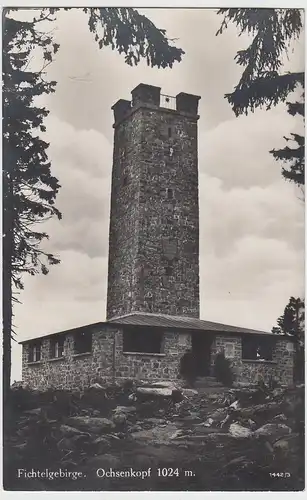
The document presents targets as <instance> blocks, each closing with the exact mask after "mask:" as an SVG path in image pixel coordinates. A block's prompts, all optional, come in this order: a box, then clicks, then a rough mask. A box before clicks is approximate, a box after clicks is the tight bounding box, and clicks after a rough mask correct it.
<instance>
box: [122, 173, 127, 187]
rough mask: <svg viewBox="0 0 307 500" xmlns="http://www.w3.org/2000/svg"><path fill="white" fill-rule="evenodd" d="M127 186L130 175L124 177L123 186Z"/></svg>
mask: <svg viewBox="0 0 307 500" xmlns="http://www.w3.org/2000/svg"><path fill="white" fill-rule="evenodd" d="M127 184H128V175H127V174H125V175H124V176H123V186H127Z"/></svg>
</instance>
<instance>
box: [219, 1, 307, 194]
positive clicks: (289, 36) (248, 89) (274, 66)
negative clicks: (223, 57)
mask: <svg viewBox="0 0 307 500" xmlns="http://www.w3.org/2000/svg"><path fill="white" fill-rule="evenodd" d="M218 14H219V15H223V16H224V19H223V21H222V24H221V27H220V29H219V30H218V32H217V35H219V34H221V33H223V31H224V30H225V29H226V28H227V26H228V24H229V23H230V22H232V23H234V24H235V25H236V27H237V28H238V30H239V36H240V35H242V34H243V33H247V34H249V35H251V36H252V41H251V43H250V45H249V46H248V47H247V48H246V49H244V50H240V51H238V52H237V54H236V56H235V61H236V63H237V64H238V65H240V66H242V68H243V71H242V75H241V78H240V81H239V83H238V84H237V85H236V87H235V89H234V91H233V92H232V93H229V94H226V95H225V98H226V99H227V100H228V102H229V103H230V105H231V106H232V109H233V111H234V113H235V115H236V116H239V115H241V114H244V113H245V114H248V112H249V111H251V112H253V111H254V110H255V109H256V108H265V109H266V110H269V109H271V108H272V106H276V105H277V104H278V103H280V102H285V101H286V100H287V98H288V96H289V94H290V93H291V92H293V91H294V90H299V89H301V98H300V100H299V101H296V102H289V101H286V104H287V111H288V113H289V114H291V115H293V116H294V115H296V114H298V115H300V116H302V117H304V72H303V71H301V72H287V73H283V72H282V66H283V58H284V57H285V56H288V52H289V47H290V44H291V43H292V42H293V40H296V39H298V38H299V36H300V35H301V33H302V29H303V15H304V12H303V10H300V9H263V8H262V9H261V8H260V9H219V10H218ZM291 136H292V137H291V138H286V137H285V140H286V141H287V142H289V141H292V142H294V143H296V144H295V146H296V147H292V148H291V147H289V146H288V145H287V146H285V147H284V148H283V149H280V150H275V149H273V150H272V151H270V152H271V153H272V154H273V156H274V158H275V159H276V160H278V161H281V162H282V163H283V164H284V166H282V175H283V177H284V178H285V179H286V180H289V181H292V182H294V183H295V184H297V185H299V186H302V185H303V184H304V182H305V181H304V169H305V147H304V137H303V136H302V135H299V134H291ZM287 167H288V168H287Z"/></svg>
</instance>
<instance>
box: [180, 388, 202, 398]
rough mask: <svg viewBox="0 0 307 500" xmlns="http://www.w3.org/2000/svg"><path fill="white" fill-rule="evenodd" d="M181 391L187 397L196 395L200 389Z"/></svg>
mask: <svg viewBox="0 0 307 500" xmlns="http://www.w3.org/2000/svg"><path fill="white" fill-rule="evenodd" d="M181 392H182V394H183V396H186V397H191V396H196V395H197V394H198V391H197V390H196V389H181Z"/></svg>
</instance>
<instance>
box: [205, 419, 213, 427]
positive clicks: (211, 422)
mask: <svg viewBox="0 0 307 500" xmlns="http://www.w3.org/2000/svg"><path fill="white" fill-rule="evenodd" d="M213 422H214V420H213V418H210V417H209V418H208V420H206V422H204V424H203V425H204V426H205V427H211V425H212V424H213Z"/></svg>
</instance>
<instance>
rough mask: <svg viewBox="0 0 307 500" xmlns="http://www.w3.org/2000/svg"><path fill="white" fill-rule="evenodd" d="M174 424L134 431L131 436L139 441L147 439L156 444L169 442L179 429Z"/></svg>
mask: <svg viewBox="0 0 307 500" xmlns="http://www.w3.org/2000/svg"><path fill="white" fill-rule="evenodd" d="M177 430H178V429H177V427H176V426H175V425H174V424H171V423H168V424H166V425H163V426H162V425H157V426H156V427H152V428H151V429H147V430H142V431H139V432H133V433H132V434H131V437H132V438H133V439H136V440H137V441H146V442H150V443H156V444H168V443H169V442H170V441H171V439H172V436H174V433H175V432H176V431H177Z"/></svg>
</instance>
